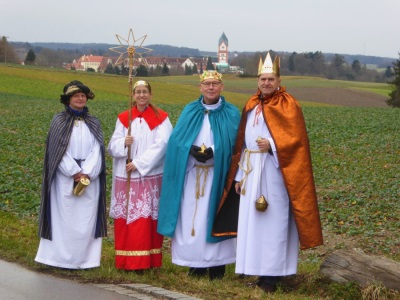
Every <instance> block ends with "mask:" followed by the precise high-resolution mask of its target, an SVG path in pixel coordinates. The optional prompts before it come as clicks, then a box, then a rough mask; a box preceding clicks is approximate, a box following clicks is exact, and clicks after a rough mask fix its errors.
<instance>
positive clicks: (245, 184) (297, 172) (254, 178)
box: [213, 53, 323, 292]
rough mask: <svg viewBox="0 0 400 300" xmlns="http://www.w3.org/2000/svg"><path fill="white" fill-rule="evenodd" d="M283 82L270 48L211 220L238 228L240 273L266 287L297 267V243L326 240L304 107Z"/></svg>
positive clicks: (225, 232)
mask: <svg viewBox="0 0 400 300" xmlns="http://www.w3.org/2000/svg"><path fill="white" fill-rule="evenodd" d="M280 82H281V79H280V66H279V57H278V56H276V58H275V61H274V63H272V60H271V56H270V54H269V53H268V54H267V57H266V59H265V62H264V63H263V62H262V59H261V58H260V64H259V71H258V80H257V83H258V91H257V93H256V94H255V95H253V96H252V97H251V98H250V99H249V100H248V101H247V103H246V104H245V106H244V108H243V112H242V117H241V121H240V125H239V130H238V135H237V139H236V144H235V150H234V153H233V156H232V163H231V168H230V170H229V173H228V176H227V180H226V185H225V189H224V193H223V197H222V199H221V201H220V206H219V208H218V213H217V216H216V220H215V223H214V228H213V235H214V236H216V237H217V236H218V237H223V236H235V235H237V256H236V273H238V274H245V275H256V276H259V279H258V281H257V282H256V284H257V286H259V287H260V288H261V289H263V290H264V291H266V292H274V291H275V290H276V288H277V283H278V282H279V281H280V280H281V279H282V277H283V276H287V275H292V274H295V273H296V272H297V261H298V248H299V243H300V247H301V249H307V248H311V247H316V246H319V245H321V244H322V243H323V240H322V230H321V222H320V217H319V210H318V203H317V196H316V191H315V185H314V178H313V171H312V165H311V155H310V147H309V140H308V136H307V131H306V125H305V121H304V117H303V113H302V110H301V108H300V106H299V103H298V102H297V100H296V99H295V98H294V97H292V96H291V95H290V94H288V93H287V92H286V89H285V87H283V86H280ZM239 195H240V202H239V199H238V198H239Z"/></svg>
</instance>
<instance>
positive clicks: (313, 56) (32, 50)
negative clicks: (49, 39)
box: [0, 37, 396, 82]
mask: <svg viewBox="0 0 400 300" xmlns="http://www.w3.org/2000/svg"><path fill="white" fill-rule="evenodd" d="M4 45H7V47H5V46H4ZM117 46H119V45H112V44H97V43H91V44H74V43H22V42H10V43H8V42H6V43H5V42H4V37H3V42H2V43H1V44H0V62H3V61H7V62H9V63H11V62H13V63H18V62H28V63H29V60H28V61H27V57H28V54H29V58H31V59H32V57H34V63H35V64H36V65H41V66H48V67H63V65H65V64H66V63H71V62H72V61H73V60H75V59H78V58H79V57H81V56H82V55H99V56H117V55H118V54H117V53H115V52H113V51H110V50H109V49H110V48H111V47H117ZM145 47H147V48H150V49H152V50H153V51H152V52H151V53H149V54H148V56H163V57H164V56H165V57H211V58H213V61H215V59H216V57H217V52H216V51H215V52H207V51H201V50H199V49H194V48H187V47H175V46H170V45H157V44H155V45H146V46H145ZM5 50H6V51H7V57H5V53H4V52H5ZM270 51H271V53H272V54H273V55H272V56H273V57H274V55H275V54H278V55H279V56H280V57H281V69H282V74H284V75H302V76H320V77H325V78H329V79H344V80H357V81H369V82H386V81H387V80H388V79H389V78H391V77H392V74H393V71H392V66H393V63H394V62H395V60H396V59H395V58H388V57H377V56H365V55H349V54H337V53H322V52H320V51H316V52H308V53H296V52H293V53H290V52H284V51H274V50H273V49H271V50H270ZM260 55H261V56H262V57H263V59H264V58H265V55H266V51H263V52H236V51H235V52H229V59H228V61H229V64H230V65H232V66H238V67H240V68H241V69H242V70H243V71H244V76H255V75H256V72H257V70H256V69H257V66H258V60H259V57H260ZM2 58H3V60H2Z"/></svg>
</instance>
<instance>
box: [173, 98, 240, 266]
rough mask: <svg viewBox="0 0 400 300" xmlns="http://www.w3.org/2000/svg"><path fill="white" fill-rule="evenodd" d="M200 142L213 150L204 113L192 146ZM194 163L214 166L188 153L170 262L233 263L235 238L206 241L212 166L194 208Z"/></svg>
mask: <svg viewBox="0 0 400 300" xmlns="http://www.w3.org/2000/svg"><path fill="white" fill-rule="evenodd" d="M219 105H220V102H218V103H217V104H214V105H204V106H205V107H206V108H207V109H208V110H212V109H216V108H218V106H219ZM203 143H204V144H205V145H206V146H207V147H211V148H212V149H213V151H214V139H213V134H212V131H211V126H210V122H209V119H208V114H205V115H204V122H203V125H202V128H201V130H200V133H199V135H198V136H197V138H196V139H195V141H194V145H197V146H201V145H202V144H203ZM196 165H204V166H211V165H214V158H211V159H209V160H208V161H207V162H206V163H204V164H203V163H200V162H198V161H197V160H196V159H195V158H194V157H193V156H191V155H189V159H188V163H187V168H186V177H185V182H184V186H183V195H182V200H181V208H180V213H179V217H178V223H177V225H176V229H175V234H174V237H173V238H172V245H171V252H172V262H173V263H174V264H177V265H181V266H188V267H195V268H207V267H214V266H220V265H225V264H230V263H234V262H235V255H236V239H228V240H224V241H221V242H218V243H207V242H206V236H207V223H208V209H209V201H208V199H209V197H210V193H211V186H212V182H213V177H214V168H213V167H210V168H209V169H208V170H209V171H208V176H207V180H206V185H205V187H204V196H203V197H199V199H198V201H197V210H196V199H195V197H196ZM200 182H201V184H200V187H202V186H203V182H204V178H203V176H201V180H200ZM195 212H196V214H195ZM192 228H193V229H194V231H195V235H194V236H192V234H191V233H192Z"/></svg>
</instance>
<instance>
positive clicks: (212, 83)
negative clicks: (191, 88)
mask: <svg viewBox="0 0 400 300" xmlns="http://www.w3.org/2000/svg"><path fill="white" fill-rule="evenodd" d="M221 84H222V82H219V81H216V82H202V83H201V85H204V86H206V87H211V86H215V87H218V86H220V85H221Z"/></svg>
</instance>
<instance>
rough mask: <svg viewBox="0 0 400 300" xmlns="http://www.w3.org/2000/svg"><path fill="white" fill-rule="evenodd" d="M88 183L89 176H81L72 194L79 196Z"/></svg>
mask: <svg viewBox="0 0 400 300" xmlns="http://www.w3.org/2000/svg"><path fill="white" fill-rule="evenodd" d="M89 184H90V180H89V178H87V177H84V176H82V177H81V179H80V180H79V182H78V184H77V185H76V186H75V188H74V190H73V194H74V195H75V196H81V195H82V194H83V192H84V191H85V189H86V187H87V186H88V185H89Z"/></svg>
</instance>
